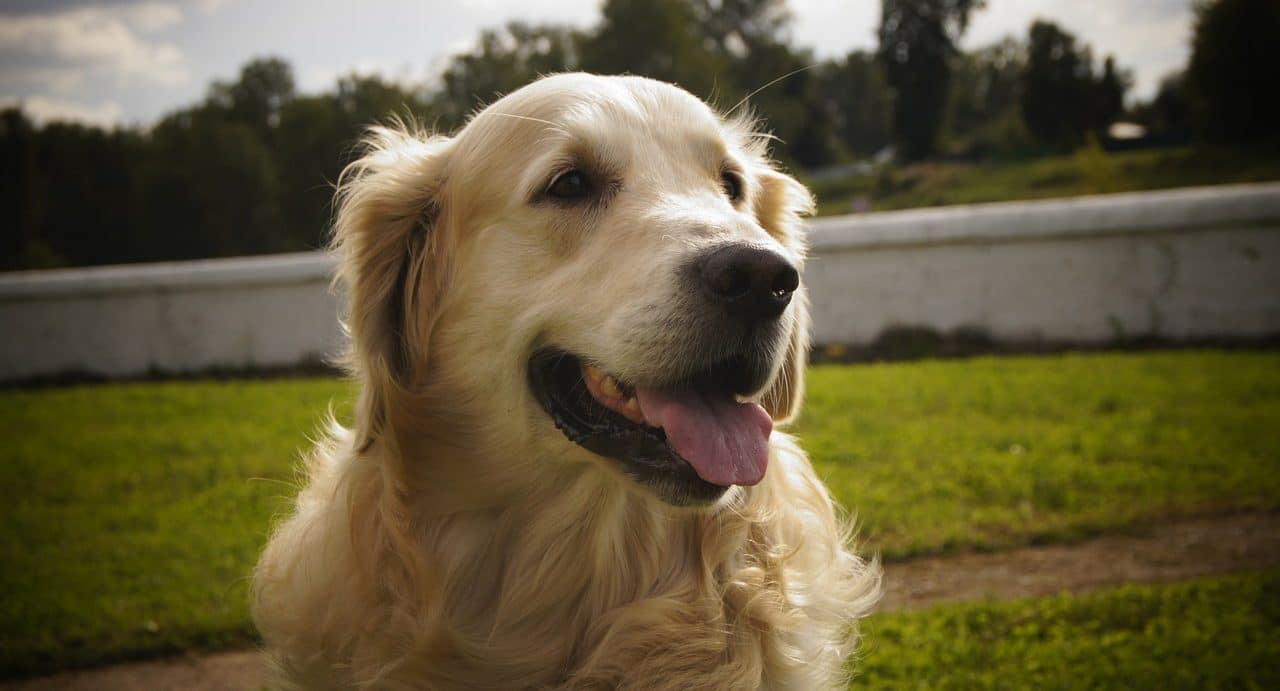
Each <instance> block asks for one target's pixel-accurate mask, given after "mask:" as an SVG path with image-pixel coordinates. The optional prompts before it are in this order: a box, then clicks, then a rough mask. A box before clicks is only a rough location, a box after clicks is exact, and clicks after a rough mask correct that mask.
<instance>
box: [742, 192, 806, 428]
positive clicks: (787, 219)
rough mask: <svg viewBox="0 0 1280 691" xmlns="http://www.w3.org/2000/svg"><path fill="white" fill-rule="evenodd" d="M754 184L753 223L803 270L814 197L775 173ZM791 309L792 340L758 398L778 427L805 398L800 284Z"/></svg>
mask: <svg viewBox="0 0 1280 691" xmlns="http://www.w3.org/2000/svg"><path fill="white" fill-rule="evenodd" d="M757 180H759V185H760V188H759V192H758V193H757V194H756V196H755V200H754V210H755V214H756V220H757V221H758V222H759V223H760V225H761V227H763V228H764V229H765V230H766V231H768V233H769V234H770V235H772V236H773V237H775V238H777V239H778V241H779V242H781V243H782V244H783V245H784V246H786V247H787V248H788V249H789V250H791V251H792V253H793V254H794V255H795V256H796V257H797V258H798V259H799V260H800V261H801V263H802V267H801V268H803V260H804V256H805V253H806V252H807V251H808V243H807V242H806V240H805V230H804V221H803V217H804V216H807V215H809V214H812V213H813V210H814V203H813V195H812V194H810V193H809V190H808V189H806V188H805V186H804V185H801V184H800V183H799V182H797V181H796V180H795V179H794V178H792V177H791V176H789V175H785V174H783V173H780V172H778V171H776V170H772V169H765V170H763V171H761V172H760V173H759V175H758V176H757ZM791 305H792V307H791V314H792V322H791V338H790V340H789V341H788V342H787V353H786V356H785V359H784V362H783V365H782V371H781V372H779V374H778V378H777V380H776V381H774V383H773V386H771V387H770V388H769V389H768V390H767V391H765V393H764V396H763V397H762V398H761V404H762V405H763V406H764V409H765V410H767V411H768V412H769V416H770V417H772V418H773V419H774V420H775V421H777V422H779V423H785V422H789V421H791V420H792V419H793V418H794V417H795V415H796V413H797V412H799V410H800V401H801V399H803V398H804V369H805V365H806V364H807V363H808V361H809V297H808V293H807V292H806V291H805V288H804V283H803V281H802V282H801V285H800V289H799V290H797V291H796V292H795V295H794V296H793V297H792V298H791Z"/></svg>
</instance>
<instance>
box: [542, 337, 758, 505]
mask: <svg viewBox="0 0 1280 691" xmlns="http://www.w3.org/2000/svg"><path fill="white" fill-rule="evenodd" d="M594 362H598V361H595V360H592V359H590V358H587V357H584V356H579V355H575V354H573V353H572V352H570V351H568V350H566V349H562V348H555V347H544V348H541V349H538V350H537V351H535V352H534V354H533V355H532V356H531V357H530V359H529V383H530V388H531V391H532V392H533V394H534V396H535V398H537V399H538V402H539V403H540V404H541V406H542V408H543V410H544V411H545V412H546V413H547V415H548V416H549V417H550V418H551V420H552V422H553V423H554V424H555V426H556V427H557V428H558V429H559V430H560V431H561V432H562V433H563V434H564V435H565V437H567V438H568V439H569V440H570V441H572V442H574V443H576V444H578V445H579V446H581V447H583V448H585V449H587V450H588V451H591V452H593V453H595V454H597V455H599V456H603V457H606V458H610V459H613V460H614V461H616V462H618V463H619V464H620V467H621V469H622V470H623V472H624V473H626V474H628V475H631V476H632V477H633V478H635V479H637V480H638V481H639V482H641V483H642V484H649V485H661V486H671V485H673V484H675V485H679V486H680V487H681V488H682V493H683V494H684V495H688V498H689V499H690V500H691V501H692V502H693V503H702V502H705V501H711V500H714V499H716V498H718V497H719V496H720V495H721V494H723V493H724V491H725V490H726V489H727V487H728V485H727V484H714V483H711V482H708V481H706V480H704V479H703V478H701V477H699V475H698V473H697V471H696V470H695V468H694V467H693V466H692V465H691V464H690V463H689V462H688V460H686V459H685V458H683V457H681V455H680V454H679V453H678V452H677V451H676V450H675V449H674V448H673V446H672V445H671V444H670V443H669V442H668V439H667V436H666V433H665V432H664V430H663V429H661V428H660V427H654V426H651V425H649V424H645V422H644V416H643V414H642V413H639V412H638V411H636V413H633V414H631V415H628V414H627V411H626V410H625V399H615V400H614V401H613V402H614V403H615V407H616V405H617V404H618V403H619V400H621V403H622V405H623V406H624V408H623V410H621V411H619V410H613V409H611V408H610V406H609V405H607V404H606V403H604V402H601V400H599V398H598V397H597V395H596V392H592V391H591V390H590V388H591V387H589V385H588V383H587V379H588V377H587V376H584V369H585V367H596V368H599V369H600V372H601V374H602V375H604V373H605V372H607V370H605V369H604V368H601V367H600V366H599V365H596V364H593V363H594ZM743 363H744V360H742V359H741V358H728V359H725V360H721V361H718V362H716V363H714V364H712V365H709V366H707V367H704V368H703V369H701V370H699V371H698V372H697V373H696V374H695V375H693V376H689V377H682V378H678V379H674V380H673V381H671V382H665V383H662V384H651V385H650V386H659V387H663V388H673V389H679V388H681V387H693V388H697V389H698V390H700V391H711V390H714V391H719V392H720V393H719V394H717V395H720V396H725V397H731V396H735V395H740V394H736V392H737V391H740V390H741V391H746V390H749V389H750V388H751V387H755V388H759V387H758V386H757V380H759V379H760V378H761V377H760V376H759V375H755V374H751V373H754V372H758V371H759V369H760V368H758V367H749V366H744V364H743ZM584 366H585V367H584ZM744 372H745V373H748V374H749V375H750V376H745V375H744V374H743V373H744ZM613 378H614V380H615V383H616V385H617V386H618V387H619V389H620V393H623V395H626V394H634V393H635V387H636V386H637V385H635V384H630V383H624V381H623V380H622V379H621V378H619V377H613ZM602 379H603V376H602ZM595 388H597V389H598V388H599V382H596V384H595Z"/></svg>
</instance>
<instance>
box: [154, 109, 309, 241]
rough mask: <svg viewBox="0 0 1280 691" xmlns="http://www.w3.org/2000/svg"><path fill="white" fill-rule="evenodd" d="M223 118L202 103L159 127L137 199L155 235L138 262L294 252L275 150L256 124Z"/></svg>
mask: <svg viewBox="0 0 1280 691" xmlns="http://www.w3.org/2000/svg"><path fill="white" fill-rule="evenodd" d="M220 115H221V114H220V113H219V112H217V111H216V110H212V109H210V108H205V107H201V108H194V109H190V110H187V111H181V112H179V113H175V114H173V115H170V116H168V117H166V118H165V119H163V120H162V121H161V122H160V123H159V124H158V125H156V126H155V128H153V129H152V131H151V136H150V138H149V141H148V146H147V150H146V155H145V157H144V160H143V162H142V164H141V167H140V170H139V172H138V176H139V187H138V194H139V197H138V198H137V199H136V200H135V204H136V208H137V209H138V210H139V213H140V216H141V219H140V220H141V221H142V225H143V227H144V228H145V229H146V232H147V237H145V238H143V239H142V240H143V242H144V243H145V244H144V245H143V246H142V247H141V248H139V249H140V251H139V256H136V257H135V261H136V260H144V261H148V260H156V259H195V258H200V257H225V256H234V255H238V254H261V253H264V252H280V251H284V250H286V249H293V247H290V246H289V244H288V243H287V242H286V241H285V239H284V230H283V229H284V223H283V218H282V216H281V213H280V176H279V172H278V169H277V168H276V164H275V160H274V157H273V156H272V154H271V150H270V149H269V148H268V147H267V146H266V145H265V144H264V143H263V142H262V140H261V138H260V137H259V136H258V133H257V132H256V131H255V130H254V128H253V127H251V126H250V125H248V124H246V123H242V122H235V121H229V120H226V119H225V118H222V117H220Z"/></svg>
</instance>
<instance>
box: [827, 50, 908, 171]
mask: <svg viewBox="0 0 1280 691" xmlns="http://www.w3.org/2000/svg"><path fill="white" fill-rule="evenodd" d="M817 72H818V74H817V78H818V80H819V85H818V91H819V93H822V94H824V95H825V96H826V98H828V99H829V100H830V108H829V110H830V112H831V114H832V118H833V120H834V122H833V123H832V129H833V130H834V133H835V136H836V137H838V138H839V140H840V142H841V144H842V146H843V148H844V149H845V150H846V151H848V152H849V153H851V154H853V155H854V156H857V157H869V156H872V155H874V154H875V153H876V152H878V151H880V150H881V149H883V148H884V147H886V146H889V145H890V144H891V143H892V141H893V132H892V130H891V125H890V118H891V114H892V107H893V104H892V95H891V94H890V92H889V87H888V85H887V84H885V80H884V71H883V70H881V68H880V65H879V63H878V62H877V61H876V58H875V56H874V55H870V54H868V53H864V52H862V51H854V52H851V53H849V54H848V55H846V56H845V57H844V59H843V60H840V61H838V62H834V61H833V62H829V63H826V64H824V65H822V66H821V67H819V68H818V71H817Z"/></svg>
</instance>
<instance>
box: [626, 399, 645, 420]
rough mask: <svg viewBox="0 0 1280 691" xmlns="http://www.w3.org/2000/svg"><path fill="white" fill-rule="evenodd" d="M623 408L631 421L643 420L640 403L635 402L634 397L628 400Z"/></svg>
mask: <svg viewBox="0 0 1280 691" xmlns="http://www.w3.org/2000/svg"><path fill="white" fill-rule="evenodd" d="M623 408H626V410H627V413H628V417H630V418H632V419H633V420H634V419H644V413H642V412H640V401H638V400H636V397H635V396H632V397H631V398H628V399H627V403H626V405H624V406H623Z"/></svg>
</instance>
